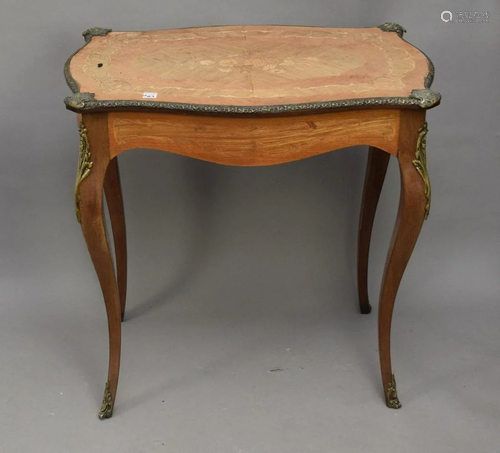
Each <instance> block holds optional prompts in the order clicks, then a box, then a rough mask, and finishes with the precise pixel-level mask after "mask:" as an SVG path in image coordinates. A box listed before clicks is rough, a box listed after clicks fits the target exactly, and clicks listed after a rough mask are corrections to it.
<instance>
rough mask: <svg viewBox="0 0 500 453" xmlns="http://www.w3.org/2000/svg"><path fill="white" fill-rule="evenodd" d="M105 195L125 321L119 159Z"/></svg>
mask: <svg viewBox="0 0 500 453" xmlns="http://www.w3.org/2000/svg"><path fill="white" fill-rule="evenodd" d="M104 193H105V195H106V202H107V205H108V210H109V217H110V219H111V228H112V229H113V242H114V244H115V258H116V273H117V280H118V292H119V294H120V307H121V319H122V321H123V317H124V315H125V303H126V300H127V234H126V229H125V211H124V209H123V197H122V188H121V184H120V172H119V170H118V158H117V157H115V158H114V159H112V160H111V161H110V162H109V165H108V170H107V172H106V177H105V179H104Z"/></svg>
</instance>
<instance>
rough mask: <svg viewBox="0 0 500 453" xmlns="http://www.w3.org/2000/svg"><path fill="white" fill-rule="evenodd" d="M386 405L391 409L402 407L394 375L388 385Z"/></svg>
mask: <svg viewBox="0 0 500 453" xmlns="http://www.w3.org/2000/svg"><path fill="white" fill-rule="evenodd" d="M385 403H386V404H387V407H389V408H391V409H399V408H400V407H401V401H399V398H398V389H397V387H396V379H395V377H394V374H393V375H392V378H391V381H390V382H389V384H388V385H387V389H386V391H385Z"/></svg>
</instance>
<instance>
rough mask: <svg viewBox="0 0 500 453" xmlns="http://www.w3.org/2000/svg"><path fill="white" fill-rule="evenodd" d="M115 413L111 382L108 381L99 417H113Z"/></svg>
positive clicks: (102, 418) (101, 418)
mask: <svg viewBox="0 0 500 453" xmlns="http://www.w3.org/2000/svg"><path fill="white" fill-rule="evenodd" d="M112 415H113V395H111V392H110V391H109V382H106V388H105V389H104V396H103V398H102V406H101V410H100V411H99V414H98V417H99V419H100V420H104V419H105V418H111V416H112Z"/></svg>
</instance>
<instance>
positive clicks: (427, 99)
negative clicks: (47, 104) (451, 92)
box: [64, 22, 441, 114]
mask: <svg viewBox="0 0 500 453" xmlns="http://www.w3.org/2000/svg"><path fill="white" fill-rule="evenodd" d="M377 28H379V29H380V30H382V31H386V32H395V33H397V34H398V36H399V37H400V38H403V33H405V32H406V30H405V29H404V28H403V27H402V26H401V25H398V24H395V23H392V22H386V23H385V24H382V25H379V26H378V27H377ZM111 31H112V30H111V29H109V28H97V27H96V28H89V29H88V30H86V31H84V32H83V33H82V34H83V36H84V37H85V44H84V46H83V47H85V46H86V45H87V44H88V43H89V42H90V41H91V40H92V38H93V37H94V36H105V35H106V34H108V33H109V32H111ZM408 44H410V43H408ZM410 45H412V46H413V44H410ZM83 47H82V48H80V49H78V50H77V51H76V52H75V53H74V54H73V55H71V57H69V58H68V60H67V61H66V63H65V65H64V77H65V79H66V83H67V84H68V86H69V88H70V89H71V91H72V92H73V95H72V96H68V97H66V98H65V99H64V103H65V104H66V108H67V109H68V110H72V111H74V112H77V113H80V112H83V111H85V112H89V111H97V110H111V109H112V110H114V109H118V110H128V109H154V110H168V111H185V112H193V113H217V114H283V113H295V112H306V111H310V112H311V111H321V110H334V109H347V108H366V107H404V108H422V109H430V108H432V107H435V106H437V105H439V103H440V101H441V95H440V94H439V93H435V92H434V91H432V90H430V86H431V84H432V81H433V79H434V65H433V64H432V62H431V61H430V59H429V58H428V57H427V55H425V53H424V52H422V51H421V50H420V49H418V48H416V47H415V46H413V47H415V48H416V49H417V50H419V51H420V52H422V54H423V55H425V57H426V58H427V61H428V65H429V72H428V74H427V75H426V76H425V79H424V87H425V89H423V90H413V91H412V92H411V94H410V95H409V96H408V97H379V98H362V99H345V100H339V101H327V102H310V103H302V104H285V105H258V106H245V105H243V106H236V105H212V104H184V103H179V102H160V101H127V100H122V101H111V100H97V99H95V96H94V93H80V87H79V86H78V83H76V80H75V79H74V78H73V76H72V75H71V71H70V64H71V59H72V58H73V57H74V56H75V55H76V54H77V53H78V52H79V51H80V50H81V49H83Z"/></svg>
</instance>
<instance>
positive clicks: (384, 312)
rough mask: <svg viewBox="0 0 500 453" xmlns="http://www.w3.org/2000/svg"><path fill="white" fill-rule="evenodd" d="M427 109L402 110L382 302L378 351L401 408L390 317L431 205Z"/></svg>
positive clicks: (392, 397) (391, 400)
mask: <svg viewBox="0 0 500 453" xmlns="http://www.w3.org/2000/svg"><path fill="white" fill-rule="evenodd" d="M424 119H425V114H424V112H420V111H416V112H412V111H408V112H402V115H401V124H400V128H401V130H400V142H399V151H398V162H399V169H400V173H401V194H400V202H399V210H398V215H397V219H396V225H395V227H394V232H393V235H392V240H391V245H390V248H389V253H388V255H387V262H386V265H385V271H384V277H383V280H382V287H381V291H380V306H379V353H380V368H381V372H382V383H383V387H384V393H385V398H386V403H387V406H388V407H391V408H394V409H398V408H399V407H401V403H400V401H399V398H398V394H397V389H396V381H395V378H394V374H393V373H392V367H391V320H392V313H393V309H394V301H395V299H396V294H397V291H398V288H399V284H400V282H401V278H402V277H403V273H404V270H405V268H406V265H407V263H408V260H409V259H410V256H411V253H412V251H413V248H414V246H415V243H416V242H417V238H418V235H419V233H420V229H421V227H422V223H423V221H424V219H425V218H427V215H428V212H429V207H430V184H429V178H428V174H427V162H426V156H425V151H426V150H425V136H426V133H427V124H426V123H424Z"/></svg>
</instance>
